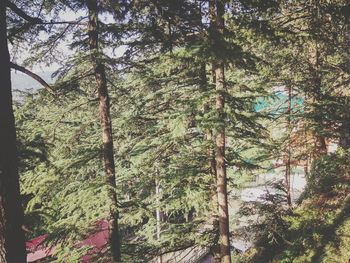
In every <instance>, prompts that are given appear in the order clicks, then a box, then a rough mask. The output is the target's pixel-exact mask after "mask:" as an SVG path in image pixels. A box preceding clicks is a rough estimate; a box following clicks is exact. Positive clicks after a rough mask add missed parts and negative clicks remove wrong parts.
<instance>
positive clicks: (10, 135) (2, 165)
mask: <svg viewBox="0 0 350 263" xmlns="http://www.w3.org/2000/svg"><path fill="white" fill-rule="evenodd" d="M6 28H7V26H6V6H5V1H3V0H1V1H0V65H1V66H0V85H1V87H0V125H1V126H0V262H1V263H23V262H26V249H25V240H24V234H23V232H22V229H21V227H22V224H23V210H22V206H21V198H20V189H19V176H18V164H17V150H16V128H15V119H14V116H13V108H12V92H11V75H10V56H9V51H8V46H7V32H6Z"/></svg>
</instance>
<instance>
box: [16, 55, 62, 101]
mask: <svg viewBox="0 0 350 263" xmlns="http://www.w3.org/2000/svg"><path fill="white" fill-rule="evenodd" d="M10 67H11V68H13V69H15V70H18V71H20V72H22V73H24V74H26V75H28V76H29V77H31V78H33V79H35V80H36V81H38V82H39V83H40V84H41V85H43V86H44V88H45V89H46V90H47V91H48V92H50V93H51V94H52V95H56V93H55V92H54V91H53V90H52V88H51V86H50V85H49V84H48V83H47V82H46V81H45V80H43V79H42V78H41V77H40V76H39V75H37V74H35V73H34V72H32V71H30V70H28V69H26V68H25V67H22V66H19V65H17V64H15V63H13V62H10Z"/></svg>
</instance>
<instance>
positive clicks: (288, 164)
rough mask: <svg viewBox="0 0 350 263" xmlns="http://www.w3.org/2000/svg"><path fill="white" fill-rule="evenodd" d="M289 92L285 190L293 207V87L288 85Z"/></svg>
mask: <svg viewBox="0 0 350 263" xmlns="http://www.w3.org/2000/svg"><path fill="white" fill-rule="evenodd" d="M287 92H288V112H287V133H288V145H287V156H286V171H285V188H286V195H287V204H288V205H289V206H291V205H292V196H291V185H290V177H291V148H292V147H291V146H292V145H291V144H292V142H291V140H292V138H291V135H292V116H291V115H292V86H291V85H287Z"/></svg>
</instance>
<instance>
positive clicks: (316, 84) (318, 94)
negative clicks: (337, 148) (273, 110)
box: [312, 0, 327, 157]
mask: <svg viewBox="0 0 350 263" xmlns="http://www.w3.org/2000/svg"><path fill="white" fill-rule="evenodd" d="M314 7H315V10H316V14H314V24H315V26H318V25H319V18H320V14H319V9H320V8H319V0H315V1H314ZM314 44H315V62H314V66H313V69H312V74H313V76H312V78H313V91H312V93H313V94H312V98H313V103H314V104H315V105H316V106H314V113H317V114H316V117H315V119H314V121H315V122H318V121H319V119H320V118H319V117H320V114H321V113H320V110H319V109H317V108H316V107H318V105H317V104H318V103H320V102H321V101H322V90H321V85H322V78H321V61H320V56H321V54H320V47H319V44H318V41H317V39H316V40H315V43H314ZM319 126H322V123H321V125H319ZM314 138H315V151H314V156H315V157H318V156H320V155H323V154H327V144H326V138H325V137H324V136H323V135H322V134H320V133H319V132H318V131H317V130H314Z"/></svg>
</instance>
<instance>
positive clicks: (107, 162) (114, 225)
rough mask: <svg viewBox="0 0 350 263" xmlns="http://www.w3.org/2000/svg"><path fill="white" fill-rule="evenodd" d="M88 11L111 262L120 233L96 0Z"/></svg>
mask: <svg viewBox="0 0 350 263" xmlns="http://www.w3.org/2000/svg"><path fill="white" fill-rule="evenodd" d="M86 3H87V7H88V10H89V24H88V36H89V46H90V52H91V58H92V63H93V67H94V74H95V79H96V83H97V92H98V99H99V114H100V121H101V127H102V131H103V133H102V141H103V162H104V168H105V176H106V183H107V185H108V199H109V202H110V211H109V218H108V225H109V230H110V252H111V254H112V257H113V260H114V262H118V263H119V262H121V253H120V245H121V241H120V235H119V229H118V205H117V195H116V181H115V164H114V150H113V138H112V123H111V116H110V106H109V97H108V90H107V80H106V73H105V67H104V64H103V63H102V62H101V57H100V56H101V53H102V52H100V51H99V47H98V44H99V40H98V36H99V31H98V30H99V29H98V6H97V1H96V0H87V1H86Z"/></svg>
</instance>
